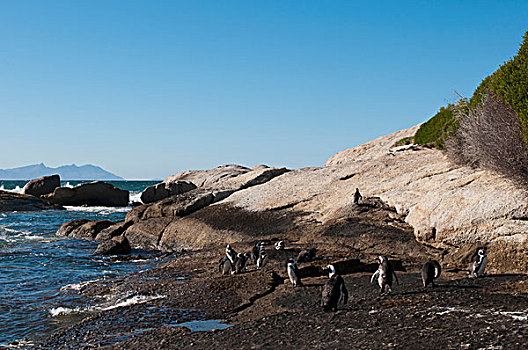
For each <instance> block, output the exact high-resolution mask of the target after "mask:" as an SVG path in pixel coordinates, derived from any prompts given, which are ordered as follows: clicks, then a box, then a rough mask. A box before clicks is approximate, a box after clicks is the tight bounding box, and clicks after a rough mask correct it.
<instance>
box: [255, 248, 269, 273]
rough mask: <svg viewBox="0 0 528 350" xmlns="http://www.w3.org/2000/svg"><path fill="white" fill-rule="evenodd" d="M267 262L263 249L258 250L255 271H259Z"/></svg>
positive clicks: (266, 255)
mask: <svg viewBox="0 0 528 350" xmlns="http://www.w3.org/2000/svg"><path fill="white" fill-rule="evenodd" d="M267 261H268V254H267V253H266V251H265V250H264V249H261V250H260V253H259V257H258V259H257V269H261V268H263V267H264V265H266V262H267Z"/></svg>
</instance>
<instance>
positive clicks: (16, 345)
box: [0, 340, 35, 349]
mask: <svg viewBox="0 0 528 350" xmlns="http://www.w3.org/2000/svg"><path fill="white" fill-rule="evenodd" d="M33 345H35V343H33V342H32V341H29V340H17V341H14V342H11V343H9V344H0V349H26V348H28V347H31V346H33Z"/></svg>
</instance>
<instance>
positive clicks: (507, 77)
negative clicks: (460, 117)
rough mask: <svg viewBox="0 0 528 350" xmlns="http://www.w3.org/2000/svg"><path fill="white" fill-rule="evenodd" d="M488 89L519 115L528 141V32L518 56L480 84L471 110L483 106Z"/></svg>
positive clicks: (472, 99) (472, 100)
mask: <svg viewBox="0 0 528 350" xmlns="http://www.w3.org/2000/svg"><path fill="white" fill-rule="evenodd" d="M488 89H489V90H490V91H491V93H493V94H495V95H496V96H497V97H498V98H499V99H501V100H502V101H503V102H504V103H506V105H507V106H509V107H510V108H511V109H512V110H513V111H514V112H515V113H516V114H517V117H518V118H519V124H520V128H521V132H522V134H523V138H524V140H525V141H528V31H527V32H526V33H525V34H524V36H523V42H522V44H521V46H520V48H519V51H518V52H517V55H516V56H514V57H513V58H512V59H511V60H509V61H507V62H505V63H504V64H503V65H501V66H500V67H499V69H497V70H496V71H495V72H494V73H493V74H492V75H491V76H488V77H486V78H485V79H484V80H483V81H482V82H481V83H480V85H479V87H478V88H477V89H476V90H475V92H474V93H473V96H472V97H471V100H470V103H469V107H470V109H475V108H476V107H477V106H479V105H481V104H482V96H483V95H484V94H485V93H486V92H487V91H488Z"/></svg>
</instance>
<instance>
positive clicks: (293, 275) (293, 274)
mask: <svg viewBox="0 0 528 350" xmlns="http://www.w3.org/2000/svg"><path fill="white" fill-rule="evenodd" d="M286 270H287V271H288V277H289V278H290V282H291V284H292V287H294V288H295V287H297V286H302V283H301V278H300V277H299V269H298V268H297V265H296V264H295V261H294V260H293V258H289V259H288V261H287V263H286Z"/></svg>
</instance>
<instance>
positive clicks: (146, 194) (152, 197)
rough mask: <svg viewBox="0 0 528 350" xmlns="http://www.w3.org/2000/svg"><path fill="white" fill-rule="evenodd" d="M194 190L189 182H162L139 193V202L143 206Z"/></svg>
mask: <svg viewBox="0 0 528 350" xmlns="http://www.w3.org/2000/svg"><path fill="white" fill-rule="evenodd" d="M195 188H196V185H195V184H193V183H192V182H190V181H176V182H167V183H163V182H162V183H159V184H155V185H153V186H149V187H147V188H146V189H145V190H144V191H143V193H141V201H142V202H143V203H145V204H147V203H152V202H156V201H159V200H161V199H165V198H167V197H171V196H175V195H178V194H182V193H185V192H188V191H191V190H194V189H195Z"/></svg>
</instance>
